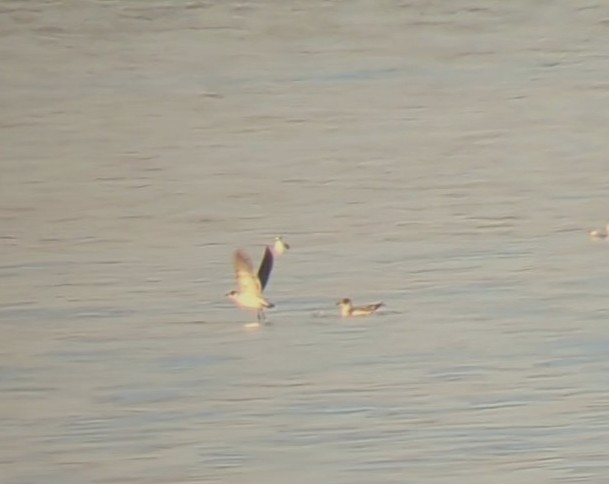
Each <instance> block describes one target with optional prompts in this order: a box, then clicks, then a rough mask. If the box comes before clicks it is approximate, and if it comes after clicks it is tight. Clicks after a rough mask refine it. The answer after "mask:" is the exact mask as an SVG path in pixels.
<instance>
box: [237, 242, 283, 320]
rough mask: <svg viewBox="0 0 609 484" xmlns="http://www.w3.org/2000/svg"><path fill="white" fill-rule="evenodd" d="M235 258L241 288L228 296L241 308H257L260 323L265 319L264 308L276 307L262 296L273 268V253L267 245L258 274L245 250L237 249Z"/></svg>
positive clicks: (238, 282)
mask: <svg viewBox="0 0 609 484" xmlns="http://www.w3.org/2000/svg"><path fill="white" fill-rule="evenodd" d="M233 260H234V265H235V274H236V276H237V286H238V287H239V290H238V291H231V292H229V293H228V294H227V296H228V297H229V298H230V299H232V300H233V301H234V302H235V304H237V306H239V307H240V308H243V309H253V310H255V311H256V315H257V317H258V323H260V321H263V320H264V312H263V310H264V309H266V308H272V307H274V304H272V303H271V302H269V301H267V300H266V299H264V298H263V297H262V291H264V288H265V287H266V284H267V282H268V281H269V277H270V275H271V271H272V270H273V253H272V252H271V249H270V248H269V247H268V246H267V247H265V249H264V255H263V256H262V262H260V267H259V269H258V274H255V273H254V269H253V267H252V261H251V259H250V258H249V256H248V255H247V254H246V253H245V251H243V250H240V249H239V250H236V251H235V254H234V259H233Z"/></svg>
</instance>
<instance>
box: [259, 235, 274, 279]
mask: <svg viewBox="0 0 609 484" xmlns="http://www.w3.org/2000/svg"><path fill="white" fill-rule="evenodd" d="M272 270H273V251H272V250H271V249H270V248H269V246H268V245H267V246H266V247H265V248H264V255H263V256H262V262H261V263H260V268H259V269H258V279H259V280H260V286H261V287H262V290H264V288H265V287H266V284H267V282H269V277H270V276H271V271H272Z"/></svg>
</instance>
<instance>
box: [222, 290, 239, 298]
mask: <svg viewBox="0 0 609 484" xmlns="http://www.w3.org/2000/svg"><path fill="white" fill-rule="evenodd" d="M237 294H239V293H238V292H237V291H230V292H227V293H226V294H225V296H228V297H236V296H237Z"/></svg>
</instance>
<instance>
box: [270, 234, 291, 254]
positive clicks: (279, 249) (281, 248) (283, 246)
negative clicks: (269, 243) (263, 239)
mask: <svg viewBox="0 0 609 484" xmlns="http://www.w3.org/2000/svg"><path fill="white" fill-rule="evenodd" d="M289 248H290V244H288V243H287V242H285V241H284V240H283V239H282V238H281V237H275V242H274V244H273V252H275V255H282V254H283V253H284V252H285V251H286V250H288V249H289Z"/></svg>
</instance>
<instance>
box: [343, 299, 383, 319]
mask: <svg viewBox="0 0 609 484" xmlns="http://www.w3.org/2000/svg"><path fill="white" fill-rule="evenodd" d="M337 305H339V306H340V315H341V316H342V317H343V318H350V317H357V316H370V315H371V314H373V313H375V312H376V310H377V309H378V308H380V307H381V306H383V303H382V302H378V303H375V304H369V305H367V306H353V303H352V302H351V299H349V298H344V299H341V300H340V301H338V303H337Z"/></svg>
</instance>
